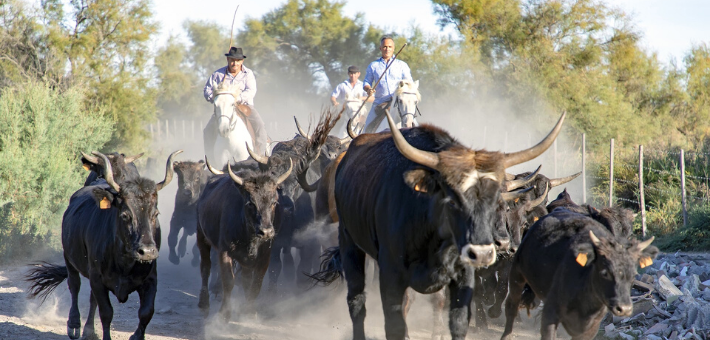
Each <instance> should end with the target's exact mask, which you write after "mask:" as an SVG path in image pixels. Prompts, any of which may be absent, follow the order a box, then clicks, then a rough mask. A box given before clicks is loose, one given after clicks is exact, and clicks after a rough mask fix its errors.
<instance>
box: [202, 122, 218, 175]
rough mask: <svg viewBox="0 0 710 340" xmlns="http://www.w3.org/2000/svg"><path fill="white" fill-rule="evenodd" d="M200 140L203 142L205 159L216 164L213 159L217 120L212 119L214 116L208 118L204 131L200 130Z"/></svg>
mask: <svg viewBox="0 0 710 340" xmlns="http://www.w3.org/2000/svg"><path fill="white" fill-rule="evenodd" d="M202 140H203V142H204V144H203V145H204V148H205V157H207V159H208V160H209V161H210V162H212V164H217V163H218V162H217V159H215V158H214V144H215V142H216V141H217V120H216V119H214V116H212V117H210V120H209V121H208V122H207V125H206V126H205V129H204V130H202Z"/></svg>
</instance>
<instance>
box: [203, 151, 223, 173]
mask: <svg viewBox="0 0 710 340" xmlns="http://www.w3.org/2000/svg"><path fill="white" fill-rule="evenodd" d="M205 165H206V166H207V170H209V171H210V172H211V173H213V174H215V175H223V174H224V172H223V171H220V170H217V169H215V168H213V167H212V165H210V161H208V160H207V155H205Z"/></svg>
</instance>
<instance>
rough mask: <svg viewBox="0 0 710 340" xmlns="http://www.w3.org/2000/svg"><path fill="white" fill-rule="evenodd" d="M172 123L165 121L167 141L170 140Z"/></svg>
mask: <svg viewBox="0 0 710 340" xmlns="http://www.w3.org/2000/svg"><path fill="white" fill-rule="evenodd" d="M169 131H170V122H169V121H168V120H167V119H166V120H165V139H168V138H170V132H169Z"/></svg>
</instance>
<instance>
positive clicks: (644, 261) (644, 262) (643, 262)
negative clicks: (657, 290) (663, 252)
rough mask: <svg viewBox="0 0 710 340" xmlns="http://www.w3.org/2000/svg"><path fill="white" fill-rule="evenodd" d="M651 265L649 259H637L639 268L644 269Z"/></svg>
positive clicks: (651, 261) (651, 262)
mask: <svg viewBox="0 0 710 340" xmlns="http://www.w3.org/2000/svg"><path fill="white" fill-rule="evenodd" d="M652 264H653V260H652V259H651V258H650V257H642V258H640V259H639V265H640V266H641V268H646V267H648V266H650V265H652Z"/></svg>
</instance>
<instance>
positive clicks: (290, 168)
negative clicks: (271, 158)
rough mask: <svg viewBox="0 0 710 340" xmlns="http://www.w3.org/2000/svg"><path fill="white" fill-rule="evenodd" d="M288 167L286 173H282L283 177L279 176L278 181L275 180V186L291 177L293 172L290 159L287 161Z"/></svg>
mask: <svg viewBox="0 0 710 340" xmlns="http://www.w3.org/2000/svg"><path fill="white" fill-rule="evenodd" d="M288 163H289V167H288V170H287V171H286V172H284V173H283V175H281V176H279V178H278V179H276V185H279V184H281V183H283V182H284V181H285V180H287V179H288V176H291V170H293V160H291V158H289V159H288Z"/></svg>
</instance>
